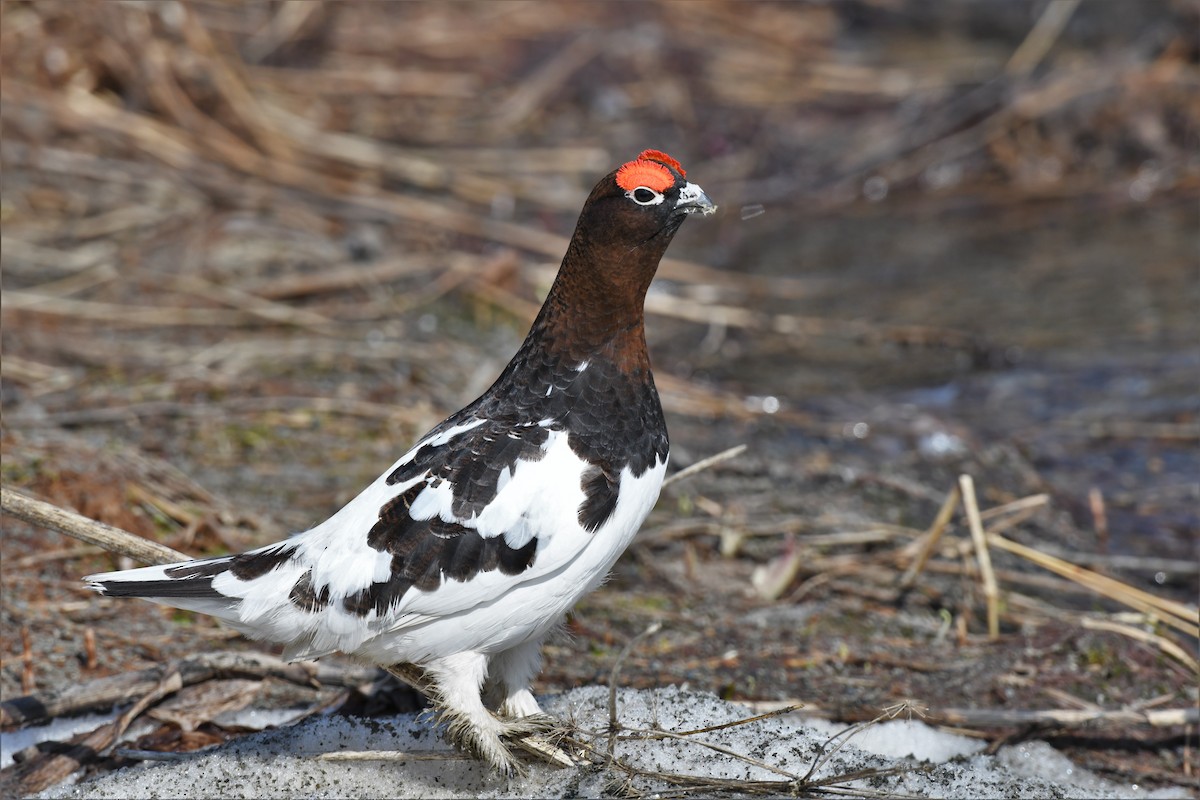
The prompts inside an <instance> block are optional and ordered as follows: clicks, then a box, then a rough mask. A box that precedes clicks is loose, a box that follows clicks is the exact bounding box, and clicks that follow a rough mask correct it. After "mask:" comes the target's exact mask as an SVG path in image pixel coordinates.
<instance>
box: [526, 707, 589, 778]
mask: <svg viewBox="0 0 1200 800" xmlns="http://www.w3.org/2000/svg"><path fill="white" fill-rule="evenodd" d="M504 724H505V728H506V730H505V733H504V738H505V739H507V740H509V741H510V742H511V743H512V746H513V747H515V748H517V749H519V750H521V751H523V752H524V753H525V754H526V755H529V756H532V757H533V758H536V759H538V760H539V761H544V762H546V763H549V764H552V765H554V766H558V767H577V766H582V765H585V764H590V763H592V762H591V761H589V760H588V758H587V757H586V756H585V755H584V754H583V751H582V750H579V749H577V748H567V747H564V746H563V745H564V743H565V740H566V739H568V738H569V735H570V732H571V731H570V728H569V727H567V726H566V725H564V724H563V723H562V722H560V721H559V720H557V719H555V718H554V717H551V716H550V715H548V714H534V715H530V716H527V717H519V718H517V719H510V720H506V721H505V723H504Z"/></svg>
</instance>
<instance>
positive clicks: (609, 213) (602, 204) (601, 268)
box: [562, 150, 717, 314]
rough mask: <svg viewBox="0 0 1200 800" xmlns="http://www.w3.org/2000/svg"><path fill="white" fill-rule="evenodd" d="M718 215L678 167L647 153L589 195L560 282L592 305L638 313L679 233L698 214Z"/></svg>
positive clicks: (663, 155) (665, 157) (659, 154)
mask: <svg viewBox="0 0 1200 800" xmlns="http://www.w3.org/2000/svg"><path fill="white" fill-rule="evenodd" d="M716 210H717V207H716V206H715V205H713V203H712V201H711V200H709V199H708V196H707V195H706V194H705V193H704V190H703V189H701V188H700V187H699V186H697V185H696V184H694V183H690V182H689V181H688V179H687V173H686V172H685V171H684V169H683V167H682V166H680V164H679V162H678V161H676V160H675V159H673V158H671V157H670V156H669V155H667V154H666V153H663V152H660V151H658V150H644V151H643V152H642V153H641V155H639V156H638V157H637V158H635V159H634V160H633V161H629V162H627V163H625V164H622V165H621V166H620V167H619V168H617V169H616V170H614V171H612V172H610V173H609V174H608V175H605V176H604V177H603V178H601V179H600V182H599V183H597V184H596V187H595V188H594V189H592V193H591V194H590V195H588V199H587V202H585V203H584V204H583V211H582V212H581V213H580V215H579V223H578V224H577V225H576V226H575V234H574V236H572V237H571V245H570V247H569V249H568V251H567V257H566V259H564V261H563V275H562V277H563V278H564V280H565V281H566V282H567V283H569V284H575V285H577V286H578V287H579V288H580V289H581V290H584V291H585V292H586V293H587V295H588V299H589V301H590V302H596V301H598V300H599V299H600V298H606V299H607V304H608V305H611V306H613V307H614V308H615V307H616V306H621V305H625V304H628V306H635V307H636V308H637V309H638V312H637V313H638V314H640V313H641V304H642V300H643V299H644V298H645V295H646V290H647V288H649V286H650V281H651V280H652V279H653V278H654V273H655V271H656V270H657V269H658V262H659V260H660V259H661V258H662V256H663V254H664V253H665V252H666V250H667V245H669V244H670V243H671V239H672V238H674V236H675V233H676V231H678V230H679V226H680V225H682V224H683V221H684V220H685V219H687V218H688V216H690V215H692V214H701V215H707V214H712V213H713V212H714V211H716ZM584 287H590V288H587V289H585V288H584Z"/></svg>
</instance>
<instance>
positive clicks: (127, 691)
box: [0, 651, 378, 726]
mask: <svg viewBox="0 0 1200 800" xmlns="http://www.w3.org/2000/svg"><path fill="white" fill-rule="evenodd" d="M170 672H176V673H178V674H179V675H180V679H181V680H182V685H183V686H191V685H193V684H197V683H202V682H204V681H207V680H211V679H213V678H259V679H262V678H267V677H271V678H278V679H280V680H285V681H288V682H289V683H295V684H298V685H300V686H314V685H325V686H358V685H360V684H363V683H367V682H369V681H370V680H371V679H372V678H373V677H375V676H376V675H378V670H375V669H373V668H369V667H361V666H357V665H343V664H337V663H329V662H325V661H322V662H320V663H314V662H308V663H303V664H293V663H288V662H285V661H281V660H280V659H278V658H275V657H274V656H268V655H265V654H262V653H250V652H248V653H239V652H234V651H220V652H216V653H204V654H201V655H197V656H192V657H190V658H186V659H183V660H181V661H178V662H175V663H173V664H168V665H165V666H161V667H152V668H150V669H144V670H140V671H138V672H130V673H125V674H121V675H113V676H110V677H107V678H98V679H96V680H94V681H89V682H87V683H82V684H72V685H69V686H66V687H64V688H62V689H59V690H50V691H46V692H42V693H39V694H34V695H27V696H25V697H14V698H12V699H6V700H4V701H3V702H0V725H4V726H8V725H31V724H34V723H38V722H44V721H46V720H48V719H53V718H54V717H58V716H66V715H71V714H80V713H83V712H85V711H91V710H94V709H98V708H106V707H111V706H112V705H114V704H116V703H119V702H121V701H123V700H127V699H128V698H129V697H131V696H136V695H139V694H143V693H145V692H148V691H150V689H151V688H152V687H154V686H155V685H156V684H158V683H159V682H161V681H162V679H163V677H164V676H166V675H168V674H169V673H170Z"/></svg>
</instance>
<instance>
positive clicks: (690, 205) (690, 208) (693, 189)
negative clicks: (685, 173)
mask: <svg viewBox="0 0 1200 800" xmlns="http://www.w3.org/2000/svg"><path fill="white" fill-rule="evenodd" d="M716 210H717V207H716V206H715V205H713V201H712V200H709V199H708V195H706V194H705V193H704V190H703V189H701V188H700V187H699V186H697V185H696V184H694V183H685V184H684V185H683V188H682V189H680V190H679V199H678V200H677V201H675V212H676V213H678V214H703V215H704V216H708V215H709V214H713V213H716Z"/></svg>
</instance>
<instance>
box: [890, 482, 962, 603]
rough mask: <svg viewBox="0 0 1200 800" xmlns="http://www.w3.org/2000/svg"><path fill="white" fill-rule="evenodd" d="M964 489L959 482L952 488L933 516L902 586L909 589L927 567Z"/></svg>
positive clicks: (901, 583)
mask: <svg viewBox="0 0 1200 800" xmlns="http://www.w3.org/2000/svg"><path fill="white" fill-rule="evenodd" d="M961 492H962V490H961V489H960V488H959V486H958V485H957V484H955V485H954V487H952V488H951V489H950V492H949V494H947V495H946V499H945V500H944V501H942V507H941V508H939V509H938V513H937V516H936V517H934V518H933V524H931V525H930V526H929V530H928V531H926V533H925V536H924V538H922V540H921V549H920V551H919V552H918V553H917V558H916V560H915V561H913V563H912V565H911V566H910V567H909V568H908V569H907V570H906V571H905V573H904V577H902V578H901V579H900V584H899V585H900V587H901V588H902V589H907V588H909V587H911V586H912V585H913V583H915V582H916V579H917V575H919V574H920V573H921V570H922V569H924V568H925V562H926V561H928V560H929V556H930V555H931V554H932V553H933V550H934V548H935V547H937V543H938V541H940V540H941V538H942V534H943V533H945V532H946V526H948V525H949V524H950V518H951V517H953V516H954V509H955V508H956V507H957V506H958V501H959V498H960V497H961Z"/></svg>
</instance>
